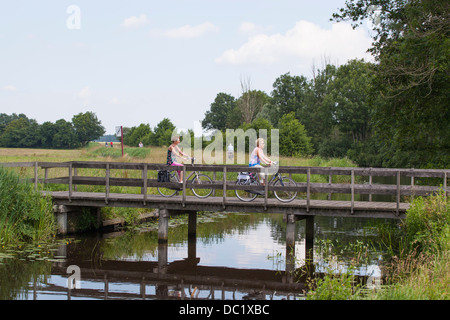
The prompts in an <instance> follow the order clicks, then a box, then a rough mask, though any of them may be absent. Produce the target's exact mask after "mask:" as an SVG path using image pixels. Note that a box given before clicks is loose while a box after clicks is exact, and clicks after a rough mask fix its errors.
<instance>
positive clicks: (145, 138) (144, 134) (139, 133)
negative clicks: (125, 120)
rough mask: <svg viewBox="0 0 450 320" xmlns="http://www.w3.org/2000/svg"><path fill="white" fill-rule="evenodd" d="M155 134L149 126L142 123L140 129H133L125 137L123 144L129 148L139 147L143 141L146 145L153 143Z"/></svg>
mask: <svg viewBox="0 0 450 320" xmlns="http://www.w3.org/2000/svg"><path fill="white" fill-rule="evenodd" d="M152 137H153V132H152V129H151V128H150V125H149V124H143V123H141V124H140V125H139V126H138V127H133V128H131V129H130V130H129V131H128V132H127V133H126V134H125V133H124V136H123V143H124V144H125V145H127V146H138V145H139V142H140V141H142V143H144V145H148V144H151V143H152Z"/></svg>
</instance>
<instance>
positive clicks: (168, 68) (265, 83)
mask: <svg viewBox="0 0 450 320" xmlns="http://www.w3.org/2000/svg"><path fill="white" fill-rule="evenodd" d="M344 4H345V0H317V1H307V0H239V1H238V0H166V1H153V0H147V1H144V0H128V1H124V0H121V1H117V0H109V1H105V0H95V1H92V0H91V1H85V0H70V1H65V0H40V1H31V0H27V1H25V0H15V1H6V0H5V1H1V2H0V113H6V114H12V113H17V114H19V113H24V114H25V115H26V116H27V117H29V118H31V119H35V120H36V121H37V122H38V123H40V124H41V123H43V122H45V121H51V122H55V121H56V120H59V119H65V120H67V121H71V119H72V117H73V116H74V115H76V114H78V113H80V112H87V111H92V112H94V113H95V114H96V115H97V117H98V119H99V120H100V121H101V123H102V125H103V126H104V127H105V129H106V134H113V133H114V131H115V127H116V126H124V127H133V126H138V125H139V124H141V123H146V124H147V123H148V124H150V126H151V128H154V127H155V126H156V125H157V124H158V123H159V122H160V121H161V120H162V119H164V118H169V119H170V120H171V121H172V122H173V123H174V124H175V126H176V127H177V128H179V129H193V128H195V127H196V123H197V124H198V122H199V121H201V120H203V118H204V116H205V112H206V111H208V110H209V109H210V105H211V103H212V102H213V101H214V99H215V97H216V96H217V94H218V93H221V92H223V93H227V94H230V95H232V96H234V97H235V98H239V96H240V95H241V93H242V91H241V80H246V81H250V83H251V85H250V88H251V89H252V90H262V91H265V92H266V93H267V94H269V95H270V93H271V91H272V90H273V83H274V82H275V80H276V79H277V78H278V77H279V76H281V75H283V74H286V73H288V72H289V73H290V74H291V75H303V76H305V77H307V78H311V77H312V70H313V66H315V67H316V68H321V67H323V65H324V61H327V62H330V63H333V64H336V65H342V64H345V63H346V62H347V61H348V60H349V59H364V60H365V61H373V59H372V57H371V56H370V55H369V54H368V53H367V49H368V48H369V47H370V45H371V43H372V39H371V36H370V30H369V24H367V25H364V24H363V25H362V27H361V28H357V29H356V30H353V29H352V28H351V26H350V24H349V23H346V22H340V23H335V22H331V21H330V18H331V17H332V14H333V13H334V12H338V9H339V8H342V7H344ZM197 127H198V125H197Z"/></svg>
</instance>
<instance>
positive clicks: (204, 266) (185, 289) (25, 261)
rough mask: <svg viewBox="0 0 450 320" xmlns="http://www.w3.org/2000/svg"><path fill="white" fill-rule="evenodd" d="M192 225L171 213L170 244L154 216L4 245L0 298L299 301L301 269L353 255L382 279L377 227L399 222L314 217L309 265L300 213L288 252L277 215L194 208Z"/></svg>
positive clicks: (335, 264)
mask: <svg viewBox="0 0 450 320" xmlns="http://www.w3.org/2000/svg"><path fill="white" fill-rule="evenodd" d="M197 223H198V226H197V235H196V237H195V238H194V239H192V238H190V239H188V237H187V234H188V218H187V215H180V216H177V217H174V218H172V219H171V220H170V227H169V237H168V239H169V240H168V243H167V244H158V223H157V221H148V222H145V223H143V224H141V225H139V226H136V227H133V228H126V229H119V230H115V231H113V232H108V233H93V234H84V235H76V236H72V237H67V238H62V239H60V238H55V239H54V240H53V241H51V242H50V243H49V242H46V243H38V244H33V245H30V244H18V245H15V246H9V247H3V248H1V249H0V299H2V300H4V299H14V300H48V299H52V300H56V299H58V300H67V299H71V300H75V299H118V300H129V299H148V300H167V299H186V300H188V299H208V300H209V299H215V300H228V299H232V300H248V299H258V300H261V299H267V300H284V299H287V300H294V299H304V298H305V290H307V285H306V283H305V281H306V275H320V274H321V273H324V272H341V271H342V270H345V269H346V268H347V266H348V264H349V262H350V261H353V264H354V261H355V257H356V256H357V257H358V258H359V261H358V262H357V265H356V269H355V273H356V275H358V276H362V277H368V276H372V277H379V276H380V275H381V273H382V267H381V264H382V261H383V254H382V253H380V252H379V251H378V250H376V249H375V247H376V246H374V245H373V243H376V239H377V235H376V232H375V231H374V230H375V229H374V226H375V224H377V223H389V224H395V223H398V222H397V221H393V220H381V219H377V220H375V219H363V218H329V217H316V218H315V223H314V230H315V239H314V254H313V263H312V264H309V263H307V262H306V261H305V256H306V255H305V221H304V220H300V221H297V222H296V230H295V254H292V251H289V249H287V248H286V245H285V243H286V222H285V221H283V217H282V215H276V214H236V213H199V215H198V220H197ZM69 266H72V267H71V269H74V268H75V269H76V270H75V271H73V272H74V273H73V274H72V273H70V274H68V273H67V271H68V267H69ZM287 270H288V271H287ZM289 270H294V271H295V272H294V273H293V272H292V271H289ZM69 278H71V279H73V280H79V281H74V282H70V283H68V279H69ZM69 287H72V290H69Z"/></svg>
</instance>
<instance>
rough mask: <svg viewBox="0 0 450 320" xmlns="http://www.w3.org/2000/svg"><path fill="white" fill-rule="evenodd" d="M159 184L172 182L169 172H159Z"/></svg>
mask: <svg viewBox="0 0 450 320" xmlns="http://www.w3.org/2000/svg"><path fill="white" fill-rule="evenodd" d="M158 182H170V174H169V171H168V170H159V171H158Z"/></svg>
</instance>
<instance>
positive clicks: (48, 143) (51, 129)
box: [39, 121, 57, 148]
mask: <svg viewBox="0 0 450 320" xmlns="http://www.w3.org/2000/svg"><path fill="white" fill-rule="evenodd" d="M56 131H57V128H56V126H55V124H54V123H52V122H50V121H46V122H44V123H43V124H41V125H40V126H39V137H40V142H39V145H40V146H41V147H42V148H53V137H54V135H55V133H56Z"/></svg>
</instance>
